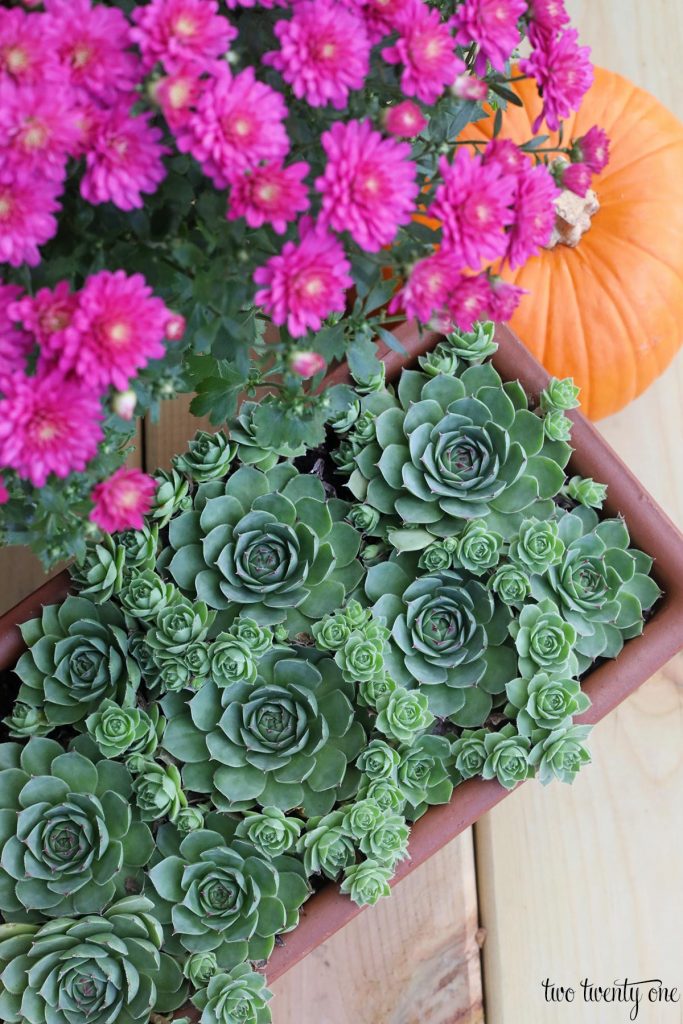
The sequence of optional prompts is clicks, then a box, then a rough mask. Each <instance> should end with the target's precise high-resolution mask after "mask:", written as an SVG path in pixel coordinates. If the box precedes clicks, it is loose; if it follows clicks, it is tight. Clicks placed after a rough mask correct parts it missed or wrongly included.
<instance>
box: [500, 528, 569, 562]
mask: <svg viewBox="0 0 683 1024" xmlns="http://www.w3.org/2000/svg"><path fill="white" fill-rule="evenodd" d="M558 530H559V527H558V524H557V522H556V521H555V520H553V519H548V520H545V521H544V522H541V521H540V520H538V519H524V520H523V522H522V523H521V525H520V528H519V532H518V534H517V536H516V537H515V539H514V540H513V541H512V543H511V544H510V550H509V557H510V559H511V560H512V561H513V562H514V563H516V564H517V565H519V566H520V567H521V568H522V569H523V570H524V571H525V572H526V573H528V574H529V576H531V575H533V574H534V573H544V572H546V570H547V569H549V568H550V566H551V565H557V563H558V562H561V561H562V556H563V555H564V542H563V540H562V538H561V537H560V536H559V532H558Z"/></svg>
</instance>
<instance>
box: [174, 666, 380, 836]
mask: <svg viewBox="0 0 683 1024" xmlns="http://www.w3.org/2000/svg"><path fill="white" fill-rule="evenodd" d="M353 693H354V688H353V684H352V683H349V682H347V681H346V680H345V679H344V678H343V676H342V674H341V672H340V671H339V669H338V668H337V666H336V665H335V663H334V662H333V661H332V659H331V658H329V657H321V656H317V657H316V656H315V653H314V652H307V651H303V650H300V651H297V652H295V651H294V650H291V649H287V648H278V649H273V650H272V651H269V652H268V653H267V654H265V655H264V656H263V657H262V658H261V660H260V661H259V662H258V676H257V679H256V681H255V682H254V683H243V682H236V683H232V684H230V685H228V686H225V687H218V686H216V684H215V683H214V682H213V681H211V680H209V681H208V682H206V683H205V684H204V686H202V688H201V689H200V690H199V692H198V693H197V694H196V695H195V696H194V697H192V699H191V700H189V701H187V700H186V698H185V697H183V696H182V695H180V694H169V695H168V696H167V697H165V698H164V699H163V701H162V706H163V708H164V711H165V713H166V716H167V718H168V720H169V721H168V725H167V727H166V731H165V733H164V739H163V745H164V747H165V749H166V750H168V751H169V753H171V754H172V755H173V756H175V757H177V758H179V759H180V760H181V761H182V762H183V763H184V767H183V781H184V784H185V787H186V788H187V789H189V790H193V791H195V792H199V793H210V794H211V799H212V800H213V802H214V804H215V806H216V807H217V808H218V809H219V810H228V811H237V810H249V809H250V808H252V807H254V806H255V805H256V804H260V805H261V806H273V807H279V808H280V810H282V811H287V810H289V809H291V808H293V807H302V808H303V809H304V811H305V813H306V814H307V815H309V816H310V815H315V814H318V815H319V814H323V813H327V811H329V810H330V809H331V808H332V806H333V804H334V802H335V801H336V800H338V799H344V797H345V796H347V795H349V794H350V793H351V792H352V791H353V789H354V788H355V785H356V782H357V779H356V773H355V772H354V771H353V770H351V769H349V762H351V761H353V760H354V759H355V758H356V757H357V756H358V754H359V752H360V751H361V749H362V748H363V745H364V743H365V732H364V730H363V727H362V726H361V724H360V723H359V722H358V721H355V720H354V712H353V703H352V702H353Z"/></svg>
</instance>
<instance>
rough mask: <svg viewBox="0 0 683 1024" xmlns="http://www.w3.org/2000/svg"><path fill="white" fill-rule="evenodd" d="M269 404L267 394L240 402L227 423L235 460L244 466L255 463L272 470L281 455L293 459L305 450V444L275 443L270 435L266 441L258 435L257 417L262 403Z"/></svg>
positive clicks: (261, 467)
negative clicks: (258, 400)
mask: <svg viewBox="0 0 683 1024" xmlns="http://www.w3.org/2000/svg"><path fill="white" fill-rule="evenodd" d="M270 404H271V403H270V401H269V400H268V398H267V397H266V398H264V399H262V400H261V401H260V402H242V405H241V406H240V409H239V413H238V414H237V416H236V417H235V418H234V419H232V420H230V423H229V424H228V429H229V432H230V439H231V441H232V442H233V443H234V444H236V445H237V459H238V461H239V462H240V463H241V464H242V465H243V466H255V467H257V468H258V469H262V470H263V471H264V472H267V471H268V470H269V469H272V468H273V466H275V465H276V463H277V462H279V461H280V459H281V458H284V459H296V458H298V457H299V456H300V455H303V454H304V452H305V451H306V446H305V445H304V444H301V445H297V446H296V447H292V446H291V445H288V444H286V443H283V444H281V445H276V446H274V445H273V444H272V437H269V438H268V442H267V443H266V442H264V441H263V440H262V439H261V438H259V422H258V421H259V416H260V415H263V408H264V406H265V407H268V406H269V405H270Z"/></svg>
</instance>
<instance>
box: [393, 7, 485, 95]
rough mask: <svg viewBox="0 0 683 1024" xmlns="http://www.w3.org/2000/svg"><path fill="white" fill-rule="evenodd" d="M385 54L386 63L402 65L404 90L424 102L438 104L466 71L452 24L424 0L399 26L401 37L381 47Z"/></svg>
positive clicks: (402, 86)
mask: <svg viewBox="0 0 683 1024" xmlns="http://www.w3.org/2000/svg"><path fill="white" fill-rule="evenodd" d="M382 56H383V57H384V59H385V61H386V62H387V64H402V65H403V71H402V73H401V89H402V91H403V92H404V93H405V94H406V96H417V98H418V99H420V100H422V102H423V103H435V102H436V101H437V100H438V98H439V96H441V94H442V93H443V91H444V89H445V88H446V87H447V86H449V85H452V83H453V81H454V80H455V78H456V76H457V75H459V74H460V72H461V71H464V70H465V65H464V63H463V61H462V60H461V59H460V58H459V57H458V56H457V54H456V52H455V41H454V39H453V36H452V34H451V30H450V28H449V26H448V25H447V24H446V23H445V22H442V21H441V18H440V16H439V12H438V11H436V10H431V9H430V8H429V7H427V6H426V5H425V4H422V3H420V4H416V5H415V7H414V8H413V10H412V11H411V17H410V19H407V20H406V21H405V23H404V24H402V25H401V27H400V29H399V37H398V39H397V40H396V42H395V43H394V45H393V46H387V47H385V49H383V50H382Z"/></svg>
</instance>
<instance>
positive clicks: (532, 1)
mask: <svg viewBox="0 0 683 1024" xmlns="http://www.w3.org/2000/svg"><path fill="white" fill-rule="evenodd" d="M529 16H530V18H531V20H532V22H533V23H534V25H536V26H537V27H538V28H540V29H542V30H543V31H545V32H557V31H559V30H560V29H561V28H564V26H565V25H567V24H568V23H569V15H568V14H567V11H566V10H565V6H564V0H529Z"/></svg>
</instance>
